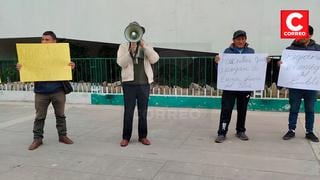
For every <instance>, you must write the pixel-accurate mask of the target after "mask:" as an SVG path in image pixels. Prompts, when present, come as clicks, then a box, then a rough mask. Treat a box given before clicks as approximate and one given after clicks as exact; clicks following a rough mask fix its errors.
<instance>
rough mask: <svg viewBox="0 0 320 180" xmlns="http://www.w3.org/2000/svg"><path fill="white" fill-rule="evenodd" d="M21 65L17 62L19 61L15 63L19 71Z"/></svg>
mask: <svg viewBox="0 0 320 180" xmlns="http://www.w3.org/2000/svg"><path fill="white" fill-rule="evenodd" d="M21 67H22V65H21V64H19V63H17V64H16V68H17V70H18V71H20V69H21Z"/></svg>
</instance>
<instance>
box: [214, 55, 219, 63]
mask: <svg viewBox="0 0 320 180" xmlns="http://www.w3.org/2000/svg"><path fill="white" fill-rule="evenodd" d="M219 61H220V56H219V55H216V56H215V57H214V62H216V63H217V64H218V63H219Z"/></svg>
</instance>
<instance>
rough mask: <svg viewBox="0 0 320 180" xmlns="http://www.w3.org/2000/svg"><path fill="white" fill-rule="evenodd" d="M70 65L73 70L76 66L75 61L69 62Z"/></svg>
mask: <svg viewBox="0 0 320 180" xmlns="http://www.w3.org/2000/svg"><path fill="white" fill-rule="evenodd" d="M68 66H71V69H72V70H73V69H74V68H75V67H76V64H75V63H74V62H72V61H71V62H69V64H68Z"/></svg>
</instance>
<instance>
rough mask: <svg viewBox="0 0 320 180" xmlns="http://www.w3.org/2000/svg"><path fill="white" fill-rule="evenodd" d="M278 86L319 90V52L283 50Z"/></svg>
mask: <svg viewBox="0 0 320 180" xmlns="http://www.w3.org/2000/svg"><path fill="white" fill-rule="evenodd" d="M281 61H282V64H281V66H280V72H279V79H278V86H282V87H287V88H295V89H308V90H320V51H297V50H284V51H283V52H282V57H281Z"/></svg>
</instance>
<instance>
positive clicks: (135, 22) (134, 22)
mask: <svg viewBox="0 0 320 180" xmlns="http://www.w3.org/2000/svg"><path fill="white" fill-rule="evenodd" d="M130 24H134V25H137V26H140V27H141V29H142V31H143V33H145V32H146V29H145V28H144V27H143V26H141V25H140V24H139V23H138V22H137V21H133V22H131V23H130ZM130 24H129V25H130Z"/></svg>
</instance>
